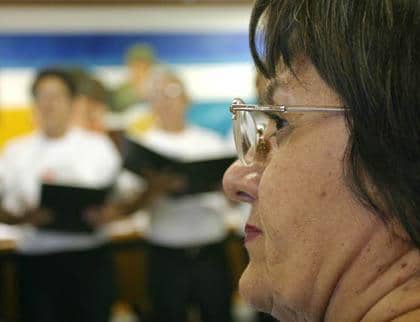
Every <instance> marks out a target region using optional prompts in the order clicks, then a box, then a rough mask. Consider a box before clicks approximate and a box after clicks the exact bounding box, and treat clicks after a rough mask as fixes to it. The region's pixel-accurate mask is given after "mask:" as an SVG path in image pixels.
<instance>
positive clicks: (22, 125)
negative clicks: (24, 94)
mask: <svg viewBox="0 0 420 322" xmlns="http://www.w3.org/2000/svg"><path fill="white" fill-rule="evenodd" d="M33 129H34V121H33V116H32V110H31V109H30V108H28V107H20V108H16V107H13V108H8V107H1V108H0V149H1V148H2V147H3V146H4V144H5V143H6V142H7V141H8V140H10V139H11V138H14V137H16V136H19V135H23V134H27V133H29V132H31V131H32V130H33Z"/></svg>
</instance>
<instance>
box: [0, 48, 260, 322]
mask: <svg viewBox="0 0 420 322" xmlns="http://www.w3.org/2000/svg"><path fill="white" fill-rule="evenodd" d="M126 64H127V71H128V73H127V79H126V81H125V82H124V83H122V84H120V85H119V86H118V87H117V88H114V89H109V88H106V86H105V85H104V84H103V83H102V82H101V80H99V79H98V78H96V77H95V76H93V75H92V73H90V72H89V71H88V70H84V69H83V68H70V67H66V66H64V67H63V66H61V67H52V68H51V67H48V68H45V69H42V70H39V71H38V73H37V74H36V76H35V78H34V80H33V83H32V87H31V94H32V97H33V105H34V108H33V114H34V118H35V123H36V129H35V131H34V132H33V133H31V134H29V135H26V136H23V137H19V138H16V139H13V140H11V141H10V142H8V144H7V145H6V147H5V148H4V150H3V152H2V155H1V158H0V191H1V208H0V219H1V221H2V222H3V223H6V224H8V225H18V227H20V228H19V229H20V233H19V238H18V239H17V241H16V246H15V251H16V254H17V256H16V258H17V259H16V272H17V273H16V276H17V283H18V284H17V285H18V296H19V316H20V321H22V322H66V321H69V322H70V321H72V322H74V321H78V322H83V321H86V322H105V321H110V319H114V320H113V321H139V320H140V319H141V320H142V321H143V320H150V321H155V322H168V321H170V322H178V321H179V322H186V321H189V319H191V316H192V315H191V314H192V313H191V307H192V308H193V309H192V312H196V320H197V321H202V322H213V321H214V322H223V321H226V322H229V321H233V317H232V312H233V311H234V310H233V306H232V301H233V298H234V296H233V294H234V292H233V290H234V289H235V288H236V285H233V284H234V282H233V279H232V272H231V267H230V265H229V263H228V262H229V261H228V259H227V257H226V247H225V246H226V240H227V238H228V236H229V229H230V228H231V227H229V225H228V224H227V222H228V220H227V219H226V218H227V216H228V214H232V213H236V214H240V216H241V215H243V216H246V212H247V209H243V206H241V205H233V204H230V203H229V202H228V201H227V200H226V199H225V197H224V195H223V193H222V192H221V185H219V186H212V188H209V189H205V190H204V191H195V192H188V191H190V190H191V189H190V188H191V187H190V186H191V185H192V183H191V178H188V177H186V176H184V175H182V174H180V173H177V172H176V171H175V170H174V169H173V168H171V166H170V165H169V164H168V165H167V166H165V165H163V166H162V165H160V166H159V167H149V168H147V169H144V168H142V169H141V171H140V168H139V169H138V170H139V171H135V170H136V169H134V171H133V168H132V167H131V168H130V169H127V167H126V159H127V157H128V155H130V157H133V153H134V154H135V153H136V151H133V150H132V149H130V148H129V145H127V142H134V143H135V145H136V144H137V145H138V146H140V147H143V148H144V147H146V148H147V150H148V151H149V150H150V151H153V153H156V154H158V155H160V156H164V158H166V159H171V160H172V159H173V160H177V162H178V163H182V164H187V163H193V162H196V161H203V160H213V159H223V158H225V159H228V158H233V144H232V142H231V141H232V138H231V136H230V137H227V138H226V137H222V136H221V135H219V134H218V133H217V132H215V131H212V130H209V129H206V128H202V127H199V126H196V125H194V124H190V123H189V122H188V121H187V118H186V113H187V110H188V108H189V106H190V105H191V99H190V97H189V94H188V91H187V88H186V86H185V84H184V83H183V81H182V80H181V78H180V77H179V76H178V75H177V74H176V72H174V71H173V70H172V69H171V68H170V67H168V66H165V65H163V64H160V63H159V62H158V60H157V59H156V57H155V55H154V52H153V49H152V48H150V47H149V46H147V45H143V44H140V45H135V46H133V47H132V48H131V49H130V50H129V51H128V52H127V55H126ZM134 157H137V158H139V160H140V161H139V162H140V163H141V158H142V155H137V156H134ZM156 162H157V161H156ZM209 171H210V170H209ZM198 176H199V175H198ZM202 180H205V179H204V177H203V179H202ZM51 187H52V188H51ZM48 189H52V191H53V192H52V194H51V193H50V195H48V193H47V191H48ZM189 189H190V190H189ZM94 195H97V196H100V197H98V198H99V199H95V203H94V204H93V200H94V199H92V198H94V197H93V196H94ZM74 196H76V197H74ZM83 200H84V201H85V203H84V204H83V202H82V201H83ZM98 200H100V201H98ZM89 202H90V204H89ZM79 203H80V204H79ZM86 204H88V205H89V206H86ZM54 205H55V206H54ZM78 207H79V208H78ZM79 210H80V211H79ZM75 212H77V213H75ZM139 213H142V214H146V215H147V218H148V224H147V227H146V228H145V229H144V231H142V239H143V240H144V241H145V249H146V253H147V258H148V260H147V266H148V267H147V269H146V275H147V276H146V280H147V286H148V293H149V294H150V301H151V308H152V309H151V310H150V312H149V313H148V314H146V315H143V316H134V315H133V316H131V315H130V314H128V313H127V312H128V311H127V310H126V312H125V314H126V315H125V316H123V317H120V319H121V320H118V316H116V315H115V314H114V315H113V314H112V312H111V311H112V310H114V313H115V310H116V309H115V303H116V300H117V298H118V285H116V284H117V283H116V278H115V267H114V263H113V258H112V251H111V248H110V243H111V237H110V234H109V229H108V228H109V227H110V225H112V223H115V222H119V221H123V220H127V219H129V218H132V217H133V216H135V214H139ZM65 216H74V217H77V218H76V220H73V221H72V220H68V221H66V220H67V219H66V218H65ZM59 218H61V219H60V220H59ZM63 218H64V219H63ZM73 219H74V218H73ZM239 222H240V221H239ZM237 226H238V227H239V228H238V230H237V231H238V234H240V231H241V227H240V224H238V225H237ZM107 229H108V230H107ZM244 257H245V255H244ZM119 308H120V309H121V305H120V306H119ZM117 311H118V309H117ZM120 311H121V310H120ZM122 311H124V310H122ZM130 316H131V317H130ZM193 316H194V314H193ZM124 318H125V319H126V320H123V319H124ZM130 318H131V320H130ZM264 319H265V317H261V320H264ZM243 321H245V320H243Z"/></svg>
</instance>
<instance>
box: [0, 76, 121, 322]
mask: <svg viewBox="0 0 420 322" xmlns="http://www.w3.org/2000/svg"><path fill="white" fill-rule="evenodd" d="M32 94H33V97H34V100H35V110H34V112H35V114H36V117H37V123H38V127H39V128H38V130H37V131H36V132H35V133H33V134H31V135H28V136H26V137H22V138H18V139H16V140H14V141H12V142H10V143H9V144H8V145H7V146H6V148H5V150H4V154H3V156H2V163H3V165H4V170H5V171H4V175H3V200H2V208H3V211H2V212H3V219H4V220H5V221H6V222H9V223H28V224H31V225H32V227H33V229H28V230H26V231H25V234H24V236H23V238H22V239H21V240H20V241H19V242H18V245H17V251H18V254H19V256H18V264H17V266H18V281H19V293H20V305H21V313H22V322H41V321H42V322H58V321H59V322H66V321H68V322H70V321H71V322H74V321H80V322H105V321H108V319H109V312H110V306H111V304H112V302H113V295H114V282H113V277H114V276H113V265H112V260H111V257H110V254H109V253H108V250H107V247H106V242H107V240H106V238H105V236H104V235H103V234H102V233H100V232H99V230H94V232H93V233H69V232H62V231H52V230H46V229H43V225H45V224H47V223H49V222H50V221H51V215H52V214H50V213H48V212H47V211H46V210H44V209H40V206H39V202H40V190H41V185H42V183H44V182H47V183H52V184H71V185H78V186H89V187H104V186H109V185H111V184H112V183H113V181H114V180H115V177H116V176H117V174H118V172H119V170H120V164H121V161H120V157H119V154H118V152H117V151H116V149H115V148H114V146H113V144H112V142H111V141H110V140H109V139H108V138H107V137H106V136H104V135H100V134H96V133H93V132H90V131H86V130H83V129H81V128H73V127H71V123H72V118H73V103H74V97H75V94H76V85H75V84H74V82H73V80H72V78H71V77H70V76H69V75H68V74H67V73H65V72H64V71H62V70H59V69H46V70H42V71H40V72H39V73H38V74H37V75H36V78H35V81H34V83H33V86H32ZM95 228H96V227H95Z"/></svg>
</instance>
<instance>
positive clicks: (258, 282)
mask: <svg viewBox="0 0 420 322" xmlns="http://www.w3.org/2000/svg"><path fill="white" fill-rule="evenodd" d="M266 281H267V277H266V276H265V271H264V269H258V267H255V265H252V264H248V266H247V268H246V269H245V271H244V272H243V274H242V276H241V279H240V280H239V293H240V294H241V297H242V298H243V299H244V300H245V301H246V302H247V303H248V304H249V305H251V306H252V307H253V308H255V309H256V310H258V311H261V312H265V313H271V311H272V308H273V301H272V294H271V290H270V288H269V287H268V284H267V282H266Z"/></svg>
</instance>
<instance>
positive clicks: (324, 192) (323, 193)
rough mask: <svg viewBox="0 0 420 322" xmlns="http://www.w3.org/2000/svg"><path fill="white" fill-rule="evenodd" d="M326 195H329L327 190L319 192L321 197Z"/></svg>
mask: <svg viewBox="0 0 420 322" xmlns="http://www.w3.org/2000/svg"><path fill="white" fill-rule="evenodd" d="M326 196H327V192H326V191H322V192H321V193H320V194H319V197H320V198H321V199H323V198H325V197H326Z"/></svg>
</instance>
